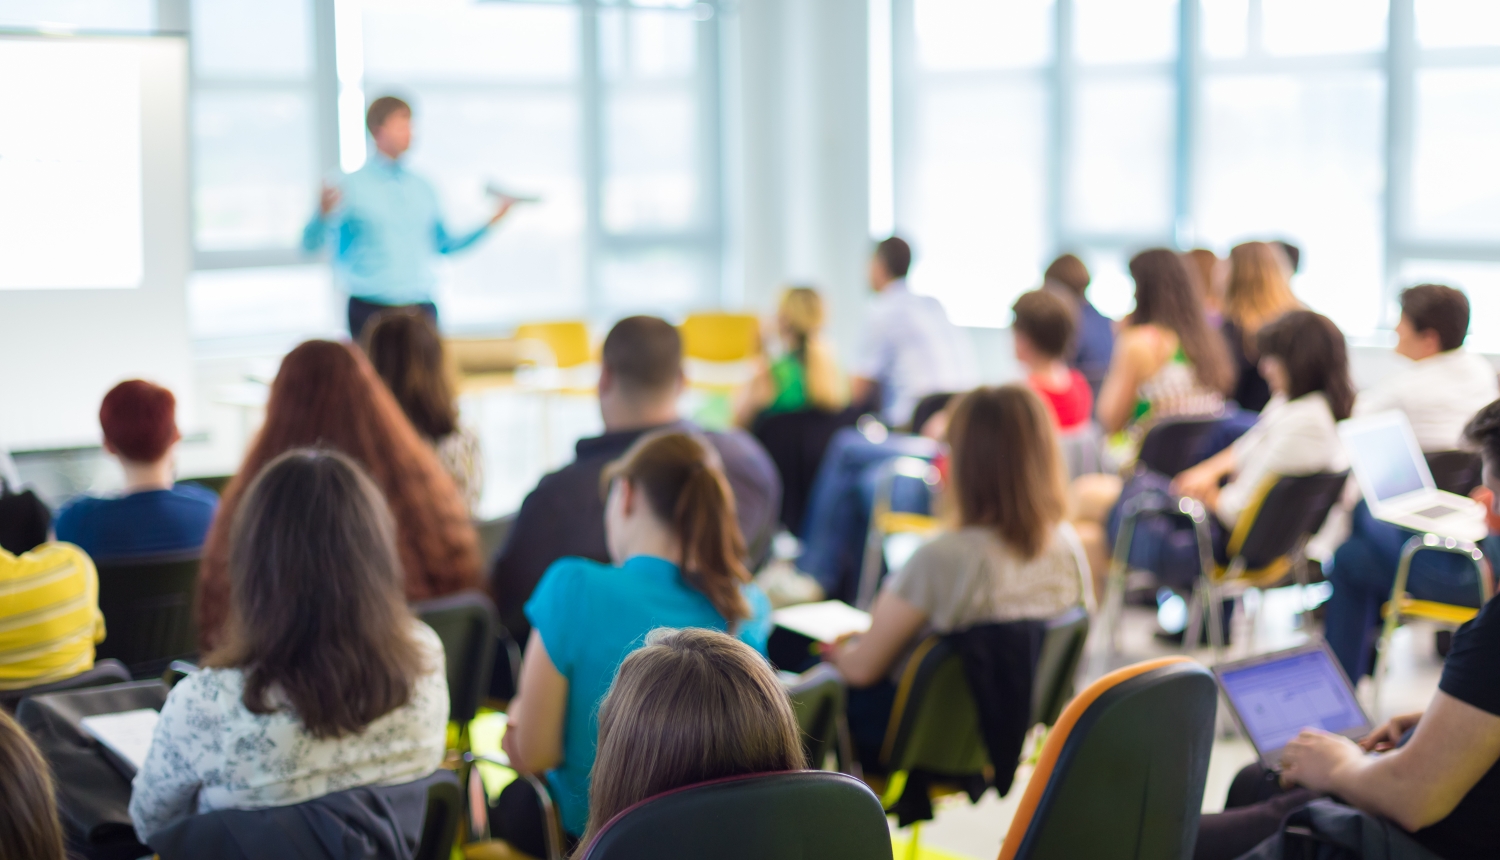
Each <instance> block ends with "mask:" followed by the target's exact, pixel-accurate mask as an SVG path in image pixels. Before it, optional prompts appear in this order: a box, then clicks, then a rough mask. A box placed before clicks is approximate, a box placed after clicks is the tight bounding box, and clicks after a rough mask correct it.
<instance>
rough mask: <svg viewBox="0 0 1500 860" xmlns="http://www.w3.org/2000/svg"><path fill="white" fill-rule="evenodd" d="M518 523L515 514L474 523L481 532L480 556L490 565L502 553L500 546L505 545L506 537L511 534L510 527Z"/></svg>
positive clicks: (476, 529) (475, 528) (475, 527)
mask: <svg viewBox="0 0 1500 860" xmlns="http://www.w3.org/2000/svg"><path fill="white" fill-rule="evenodd" d="M515 524H516V515H515V514H506V515H505V516H503V517H496V518H495V519H492V520H480V521H478V522H476V523H474V530H475V531H477V532H479V558H480V560H481V561H482V562H483V563H484V564H486V565H488V564H490V563H491V562H493V561H494V560H495V556H497V555H499V554H500V547H502V546H504V545H505V538H506V536H508V535H509V534H510V527H511V526H513V525H515Z"/></svg>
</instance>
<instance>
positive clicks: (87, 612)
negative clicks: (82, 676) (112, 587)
mask: <svg viewBox="0 0 1500 860" xmlns="http://www.w3.org/2000/svg"><path fill="white" fill-rule="evenodd" d="M103 641H104V616H103V615H101V614H100V613H99V577H98V574H97V573H95V571H94V563H93V562H92V561H90V560H89V557H88V556H87V555H85V554H84V552H83V551H82V550H80V549H79V548H78V547H76V546H72V545H71V544H65V543H46V544H42V545H41V546H39V547H37V548H36V549H34V550H32V551H31V552H27V553H22V554H21V555H12V554H10V553H9V552H6V551H5V550H3V549H0V690H19V689H23V688H25V687H34V686H37V685H38V684H51V683H53V682H55V681H62V680H65V679H67V678H71V677H73V676H74V675H77V674H78V673H80V672H86V671H88V670H89V669H92V668H93V667H94V646H95V645H96V644H98V643H100V642H103Z"/></svg>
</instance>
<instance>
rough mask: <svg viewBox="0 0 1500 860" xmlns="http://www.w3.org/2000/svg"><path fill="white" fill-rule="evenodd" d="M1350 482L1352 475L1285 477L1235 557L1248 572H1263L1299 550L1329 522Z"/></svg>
mask: <svg viewBox="0 0 1500 860" xmlns="http://www.w3.org/2000/svg"><path fill="white" fill-rule="evenodd" d="M1348 480H1349V473H1348V472H1320V473H1318V474H1316V475H1297V476H1291V477H1281V478H1278V479H1277V480H1276V483H1275V484H1274V485H1272V487H1271V489H1270V490H1268V491H1267V492H1266V495H1265V499H1264V500H1263V501H1262V502H1261V504H1260V507H1259V509H1258V510H1257V511H1256V514H1255V520H1254V521H1253V522H1252V523H1251V524H1250V530H1249V532H1247V533H1246V535H1245V540H1244V542H1243V543H1242V544H1240V546H1239V547H1238V549H1237V550H1235V549H1234V548H1233V547H1231V551H1232V552H1233V554H1234V555H1237V556H1239V557H1241V558H1243V559H1244V560H1245V568H1246V569H1247V570H1259V569H1261V568H1263V567H1266V566H1267V565H1269V564H1271V563H1272V562H1274V561H1276V560H1277V559H1279V558H1281V557H1282V556H1285V555H1286V554H1287V553H1290V552H1291V551H1293V550H1294V549H1296V548H1297V544H1298V543H1299V542H1300V541H1302V540H1303V539H1304V538H1306V537H1308V536H1309V535H1312V534H1315V533H1317V531H1318V529H1320V528H1322V527H1323V521H1324V520H1326V519H1328V512H1329V511H1330V510H1332V509H1333V506H1334V504H1335V503H1337V502H1338V500H1339V496H1340V495H1341V494H1342V493H1343V491H1344V485H1345V484H1346V483H1347V482H1348Z"/></svg>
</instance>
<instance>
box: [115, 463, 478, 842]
mask: <svg viewBox="0 0 1500 860" xmlns="http://www.w3.org/2000/svg"><path fill="white" fill-rule="evenodd" d="M229 571H230V581H231V600H230V622H229V626H228V635H227V637H226V639H225V641H224V644H223V645H222V646H221V647H219V648H218V649H217V650H215V651H214V652H213V653H211V654H209V655H208V657H207V659H206V660H205V662H204V668H203V669H201V670H200V671H199V672H197V673H196V674H194V675H191V676H190V677H188V678H186V679H184V680H183V681H181V682H180V683H179V684H178V685H177V686H176V687H175V688H173V690H172V692H171V694H170V695H169V696H168V697H167V701H166V704H165V706H163V708H162V712H161V719H160V721H159V722H158V723H157V726H156V732H155V735H154V736H153V738H152V741H151V748H150V750H149V751H148V753H147V755H146V761H145V763H144V764H143V765H142V766H141V769H140V772H139V773H137V774H136V777H135V781H134V783H133V786H132V794H131V798H130V817H131V820H132V822H133V823H134V825H135V830H136V834H137V835H138V836H139V837H140V839H141V840H142V841H143V842H146V843H147V844H149V843H150V840H151V837H152V835H153V834H156V833H159V832H161V831H162V830H163V829H165V828H167V827H169V826H171V825H173V824H175V823H177V822H179V821H181V820H183V819H185V818H187V817H189V816H192V815H194V814H196V813H203V812H210V811H214V810H219V809H257V808H265V807H271V806H284V805H290V804H294V803H301V802H303V801H306V800H312V799H314V798H317V797H321V796H323V795H325V794H331V793H333V792H337V791H343V790H345V789H349V788H356V787H359V786H366V785H395V784H399V783H404V782H410V781H412V780H416V779H420V778H422V777H425V776H427V775H428V774H430V773H431V772H433V771H434V770H436V769H437V767H438V766H439V764H440V763H441V762H442V759H443V753H444V749H445V747H446V740H447V738H446V733H447V724H448V683H447V679H446V674H445V669H444V658H443V646H442V643H441V642H440V641H439V640H438V638H437V634H435V633H433V632H432V630H431V628H429V627H427V626H426V625H425V624H423V623H422V622H420V621H418V620H417V619H416V618H415V617H414V616H413V615H412V614H411V611H410V610H409V609H408V608H407V606H406V602H405V599H404V597H403V593H402V585H401V583H402V572H401V562H400V559H399V556H398V555H397V552H396V545H395V537H394V526H393V525H392V520H391V514H390V512H389V511H388V510H387V509H386V505H385V502H384V500H383V499H382V497H381V494H380V491H379V490H378V489H376V487H375V485H374V483H373V482H372V481H371V480H370V478H369V477H367V476H366V475H365V474H364V473H363V471H362V470H361V469H360V467H359V466H358V465H357V464H355V462H354V461H353V460H351V459H349V458H348V457H346V456H344V455H343V454H339V453H337V452H334V451H330V450H317V449H296V450H292V451H289V452H287V453H285V454H283V455H281V456H280V457H277V458H276V459H275V460H273V461H271V463H269V464H268V465H267V466H266V467H265V469H263V470H262V471H261V473H260V475H259V476H258V477H256V479H255V480H254V481H253V482H252V483H251V484H250V487H249V488H248V490H247V491H246V495H245V498H244V501H243V503H242V505H241V507H240V510H239V515H238V517H237V518H236V521H235V523H234V526H233V531H232V532H231V537H230V549H229Z"/></svg>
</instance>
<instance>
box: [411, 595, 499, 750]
mask: <svg viewBox="0 0 1500 860" xmlns="http://www.w3.org/2000/svg"><path fill="white" fill-rule="evenodd" d="M412 611H413V612H415V613H416V614H417V617H419V618H421V619H422V622H423V623H425V624H426V625H427V626H428V627H431V628H432V629H433V631H434V632H435V633H437V635H438V638H439V639H441V640H443V653H444V655H446V657H447V664H448V720H449V722H454V723H457V724H458V743H459V751H460V752H466V751H467V750H468V738H469V723H471V722H473V721H474V715H475V714H476V713H478V712H479V704H480V702H481V701H482V700H483V698H484V695H485V692H486V691H488V690H489V688H490V673H491V671H492V670H493V668H494V664H495V641H496V639H497V638H499V636H500V635H501V631H502V629H503V628H501V626H500V621H499V616H498V614H497V613H496V612H495V605H494V604H493V603H491V602H490V599H489V598H488V597H485V596H484V595H483V594H480V593H479V592H477V591H462V592H459V593H458V594H450V595H448V596H446V597H439V598H435V599H433V600H424V601H422V602H420V603H414V604H412Z"/></svg>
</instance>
